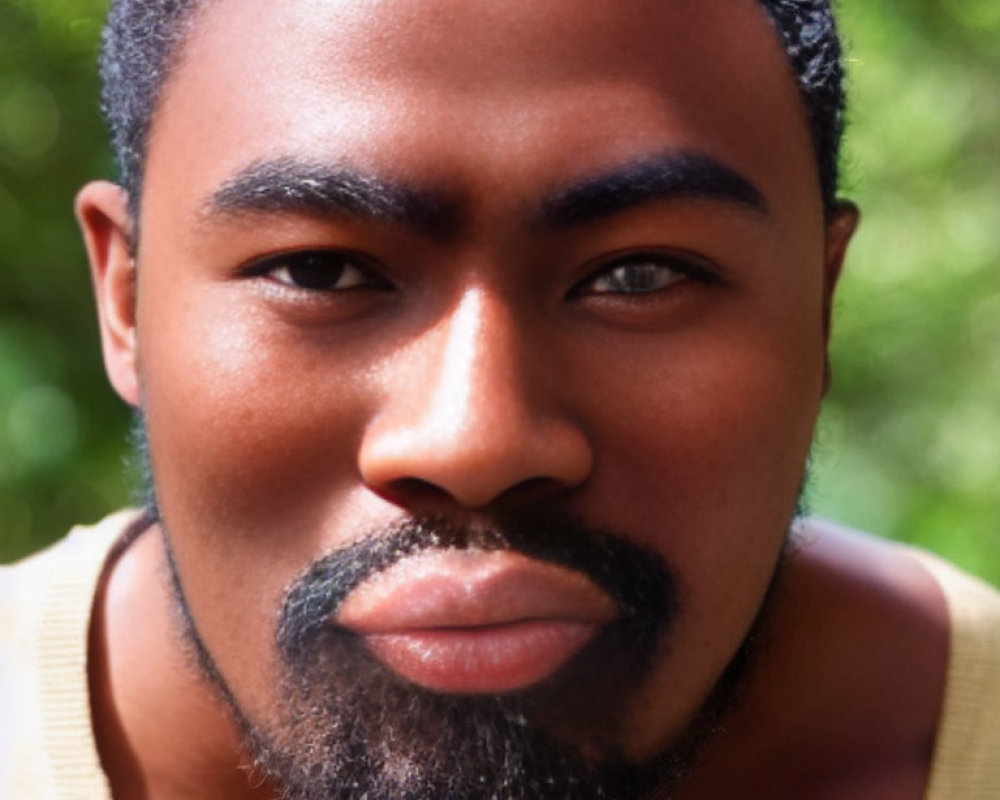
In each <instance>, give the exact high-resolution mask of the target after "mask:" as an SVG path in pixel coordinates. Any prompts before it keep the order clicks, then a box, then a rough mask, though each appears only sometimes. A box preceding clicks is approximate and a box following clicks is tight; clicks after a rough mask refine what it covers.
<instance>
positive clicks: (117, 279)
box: [75, 181, 139, 406]
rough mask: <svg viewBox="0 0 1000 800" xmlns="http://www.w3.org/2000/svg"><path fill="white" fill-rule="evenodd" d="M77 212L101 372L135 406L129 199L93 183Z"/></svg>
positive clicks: (136, 378)
mask: <svg viewBox="0 0 1000 800" xmlns="http://www.w3.org/2000/svg"><path fill="white" fill-rule="evenodd" d="M75 210H76V219H77V222H78V223H79V224H80V229H81V231H82V232H83V241H84V244H85V245H86V248H87V258H88V259H89V260H90V273H91V278H92V280H93V285H94V294H95V296H96V299H97V318H98V325H99V326H100V332H101V349H102V351H103V353H104V368H105V370H106V371H107V373H108V378H109V380H110V381H111V385H112V386H113V387H114V390H115V391H116V392H117V393H118V394H119V396H120V397H121V398H122V399H123V400H124V401H125V402H126V403H128V404H129V405H132V406H138V405H139V375H138V370H137V368H136V365H137V352H136V327H135V323H136V307H135V299H136V291H135V261H134V259H133V257H132V247H131V227H132V223H131V219H130V217H129V210H128V195H127V194H126V192H125V190H124V189H122V188H121V187H120V186H116V185H115V184H113V183H108V182H106V181H95V182H93V183H88V184H87V185H86V186H84V187H83V188H82V189H81V190H80V192H79V193H78V194H77V196H76V204H75Z"/></svg>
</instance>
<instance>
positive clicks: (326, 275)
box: [243, 249, 722, 299]
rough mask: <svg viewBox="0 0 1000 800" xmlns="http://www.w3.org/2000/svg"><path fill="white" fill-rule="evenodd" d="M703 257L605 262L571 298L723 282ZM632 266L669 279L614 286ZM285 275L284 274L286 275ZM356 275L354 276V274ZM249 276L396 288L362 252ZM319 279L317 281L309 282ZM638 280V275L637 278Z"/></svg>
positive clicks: (326, 254) (261, 269)
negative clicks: (644, 284) (663, 272)
mask: <svg viewBox="0 0 1000 800" xmlns="http://www.w3.org/2000/svg"><path fill="white" fill-rule="evenodd" d="M701 261H702V259H700V258H698V257H697V256H695V255H690V254H684V255H678V254H676V253H673V252H663V251H656V250H645V251H630V252H627V253H622V254H620V255H618V256H615V257H613V258H611V259H610V260H608V259H607V258H604V259H602V260H601V261H600V262H598V263H597V265H596V266H594V268H592V269H591V270H590V271H589V274H588V275H587V277H586V278H584V279H583V280H581V281H579V282H578V283H576V284H575V285H574V286H573V287H572V288H571V289H570V290H569V292H568V293H567V297H568V298H569V299H578V298H582V297H586V296H588V295H589V296H636V295H639V296H641V295H650V294H655V293H657V292H660V291H663V290H665V289H667V288H669V287H670V286H673V285H674V284H675V283H678V282H681V281H684V280H689V279H690V280H695V281H699V282H702V283H709V284H714V283H720V282H721V281H722V279H721V277H720V276H719V275H718V273H717V272H716V271H714V270H713V269H712V268H710V267H708V266H706V265H704V264H702V263H701ZM627 267H637V268H640V269H642V268H644V269H645V274H644V275H643V274H641V273H640V275H639V276H638V277H639V278H640V279H642V278H645V279H647V280H649V279H650V278H653V279H655V278H657V277H659V276H658V275H657V272H658V271H661V270H667V271H669V273H671V274H669V275H667V276H666V280H664V281H663V282H662V283H660V284H659V285H655V286H653V287H651V288H644V287H642V286H636V287H635V288H632V287H629V286H625V285H624V283H625V282H627V281H628V280H629V276H628V275H626V274H619V275H618V276H617V280H618V281H619V282H620V285H619V287H618V288H615V287H614V285H613V284H614V282H615V280H616V278H615V273H616V272H619V271H622V270H624V269H625V268H627ZM309 270H311V271H312V274H311V275H310V274H308V272H307V273H306V274H300V275H299V276H298V278H297V279H296V276H295V275H294V272H295V271H299V272H300V273H302V272H303V271H309ZM282 273H283V275H282ZM345 273H346V274H347V275H348V276H349V278H350V282H349V283H348V285H346V286H337V284H338V283H339V282H340V281H341V280H342V279H343V278H344V277H345ZM352 273H353V274H352ZM243 274H244V275H246V276H249V277H263V278H267V279H268V280H271V281H272V282H274V283H276V284H278V285H280V286H281V287H282V288H284V289H287V290H289V291H296V292H308V293H313V292H323V293H339V292H346V291H356V290H364V289H368V290H376V291H387V290H390V289H392V288H393V285H392V283H391V282H389V281H388V280H386V279H385V278H383V277H381V276H380V275H379V270H378V268H377V266H376V265H375V264H374V263H373V262H372V260H371V259H370V258H369V257H368V256H365V255H364V254H362V253H359V252H356V251H352V250H322V249H316V250H301V251H290V252H286V253H277V254H275V255H270V256H266V257H264V258H260V259H258V260H256V261H254V262H252V263H250V264H249V265H248V266H247V267H245V268H244V270H243ZM310 277H311V278H314V279H316V278H318V280H313V281H312V282H311V283H310V281H309V278H310ZM632 277H633V278H634V277H636V276H635V275H633V276H632ZM601 281H605V282H606V283H607V284H608V287H610V288H604V289H596V288H595V286H596V285H598V284H599V283H600V282H601Z"/></svg>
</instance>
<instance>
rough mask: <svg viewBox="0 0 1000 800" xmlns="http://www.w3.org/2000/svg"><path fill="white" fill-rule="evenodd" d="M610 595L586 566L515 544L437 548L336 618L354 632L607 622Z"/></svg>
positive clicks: (394, 569)
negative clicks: (545, 557) (580, 568)
mask: <svg viewBox="0 0 1000 800" xmlns="http://www.w3.org/2000/svg"><path fill="white" fill-rule="evenodd" d="M617 615H618V610H617V607H616V605H615V603H614V601H613V600H612V599H611V597H610V596H609V595H608V594H607V593H606V592H604V591H603V590H602V589H600V588H598V587H597V585H596V584H594V583H593V581H591V580H590V579H589V578H587V577H586V576H585V575H583V574H582V573H580V572H577V571H575V570H572V569H569V568H567V567H562V566H559V565H557V564H553V563H550V562H546V561H539V560H536V559H532V558H529V557H528V556H525V555H523V554H521V553H517V552H514V551H510V550H474V549H469V550H457V549H453V550H434V551H425V552H422V553H419V554H417V555H414V556H411V557H408V558H404V559H402V560H400V561H398V562H397V563H395V564H393V565H392V566H391V567H389V568H387V569H386V570H383V571H382V572H379V573H377V574H375V575H373V576H372V577H370V578H368V579H367V580H365V581H363V582H362V583H361V584H360V585H359V586H358V587H356V588H355V589H354V590H353V591H352V592H351V593H350V594H349V595H348V596H347V597H346V598H345V600H344V601H343V603H342V604H341V606H340V609H339V611H338V613H337V616H336V620H335V621H336V623H337V624H338V625H340V626H342V627H344V628H347V629H349V630H351V631H353V632H355V633H358V634H362V635H367V634H380V633H400V632H405V631H415V630H428V629H440V628H483V627H489V626H498V625H510V624H514V623H517V622H525V621H529V620H553V621H555V620H564V621H574V622H583V623H593V624H602V623H605V622H608V621H610V620H612V619H614V618H615V617H616V616H617Z"/></svg>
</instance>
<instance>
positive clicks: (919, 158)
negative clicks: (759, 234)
mask: <svg viewBox="0 0 1000 800" xmlns="http://www.w3.org/2000/svg"><path fill="white" fill-rule="evenodd" d="M104 5H105V0H0V561H5V560H10V559H13V558H16V557H19V556H21V555H23V554H25V553H27V552H30V551H31V550H34V549H37V548H38V547H40V546H42V545H44V544H46V543H47V542H50V541H52V540H53V539H55V538H57V537H59V536H61V535H62V534H63V533H64V532H65V531H66V530H67V529H68V528H69V527H70V526H71V525H73V524H75V523H77V522H81V521H93V520H96V519H98V518H99V517H101V516H102V515H103V514H105V513H106V512H107V511H109V510H110V509H113V508H115V507H117V506H120V505H121V504H123V503H124V502H126V501H127V500H128V496H129V490H128V488H127V481H126V480H124V479H123V458H124V454H125V446H124V442H125V437H126V431H127V428H128V422H129V415H128V413H127V410H126V409H125V408H124V406H123V405H122V404H121V403H120V402H119V401H118V400H117V399H116V398H115V397H114V395H113V394H112V393H111V391H110V389H109V388H108V387H107V385H106V383H105V380H104V376H103V372H102V369H101V364H100V358H99V354H98V343H97V333H96V325H95V322H94V315H93V311H92V307H91V301H90V286H89V279H88V276H87V271H86V264H85V259H84V255H83V250H82V246H81V245H80V243H79V237H78V234H77V232H76V228H75V225H74V222H73V219H72V213H71V203H72V198H73V194H74V192H75V190H76V188H77V187H78V186H79V185H80V184H82V183H83V182H84V181H86V180H87V179H89V178H92V177H95V176H111V175H113V174H114V171H113V167H112V164H111V162H110V158H109V156H108V153H107V151H106V147H105V143H104V131H103V128H102V124H101V121H100V119H99V116H98V112H97V99H96V98H97V91H98V90H97V82H96V77H95V74H94V59H95V51H96V42H97V38H98V34H99V27H100V18H101V15H102V13H103V9H104ZM841 19H842V27H843V30H844V34H845V38H846V40H847V43H848V46H849V69H850V85H851V92H852V109H851V113H850V128H849V132H848V139H847V148H846V151H845V158H844V178H845V180H844V193H845V194H847V195H849V196H850V197H852V198H854V199H855V200H857V202H858V203H859V204H860V205H861V207H862V209H863V211H864V223H863V226H862V228H861V231H860V234H859V236H858V239H857V242H856V244H855V247H854V249H853V251H852V253H851V255H850V258H849V263H848V270H847V273H846V275H845V277H844V280H843V284H842V288H841V293H840V297H839V301H838V303H837V316H836V321H835V331H834V343H833V351H834V355H833V360H834V375H835V377H834V387H833V391H832V394H831V395H830V397H829V400H828V402H827V404H826V408H825V411H824V415H823V418H822V421H821V425H820V430H819V434H818V437H817V444H816V448H815V453H814V458H813V470H812V480H811V486H810V490H809V499H810V505H811V507H812V509H813V510H814V512H816V513H820V514H823V515H825V516H829V517H833V518H836V519H838V520H840V521H843V522H845V523H847V524H850V525H854V526H858V527H861V528H865V529H868V530H873V531H877V532H879V533H882V534H885V535H887V536H892V537H894V538H897V539H900V540H904V541H909V542H915V543H918V544H921V545H923V546H926V547H929V548H931V549H933V550H936V551H938V552H940V553H943V554H945V555H946V556H947V557H949V558H951V559H952V560H954V561H956V562H958V563H959V564H961V565H963V566H965V567H966V568H968V569H971V570H972V571H974V572H977V573H979V574H980V575H983V576H985V577H986V578H987V579H989V580H991V581H993V582H994V583H997V584H1000V2H997V0H905V2H904V1H903V0H842V2H841Z"/></svg>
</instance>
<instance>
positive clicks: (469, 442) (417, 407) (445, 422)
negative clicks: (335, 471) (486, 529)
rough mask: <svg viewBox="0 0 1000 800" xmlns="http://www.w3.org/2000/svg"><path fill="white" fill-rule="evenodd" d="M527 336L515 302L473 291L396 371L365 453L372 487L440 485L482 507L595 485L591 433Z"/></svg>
mask: <svg viewBox="0 0 1000 800" xmlns="http://www.w3.org/2000/svg"><path fill="white" fill-rule="evenodd" d="M524 338H525V337H524V335H523V334H522V333H521V332H520V331H519V325H518V321H517V320H516V318H515V316H514V315H513V314H512V313H511V309H510V308H509V306H508V305H507V304H506V303H504V302H503V301H502V300H500V299H499V298H497V297H495V296H493V295H492V294H491V293H490V292H489V291H487V290H485V289H482V288H477V289H470V290H468V291H466V292H464V293H463V294H462V296H461V298H460V299H459V301H458V302H457V303H456V304H455V305H454V306H453V308H451V309H450V310H449V311H448V313H447V314H445V315H443V316H442V318H441V320H440V321H439V322H438V324H436V325H434V326H432V327H431V328H429V329H428V330H427V331H425V332H423V333H422V334H421V335H420V337H419V338H418V339H417V340H415V341H414V342H411V346H410V347H407V348H406V349H405V350H404V351H402V352H401V353H400V354H399V355H398V356H397V357H396V358H395V359H393V365H392V366H391V367H390V368H389V369H388V370H387V372H388V373H389V377H387V378H386V380H385V382H384V384H383V388H384V395H383V402H382V404H381V408H380V409H379V410H378V411H377V412H376V414H375V415H374V417H373V419H372V420H371V422H370V424H369V425H368V427H367V429H366V430H365V433H364V436H363V438H362V442H361V446H360V450H359V455H358V460H359V468H360V472H361V476H362V479H363V480H364V482H365V483H366V485H368V486H369V487H371V488H372V489H373V490H375V491H377V492H379V493H381V494H383V495H387V496H394V497H398V496H400V495H401V494H403V495H405V494H406V493H407V492H408V491H412V490H413V489H414V488H415V487H419V488H420V489H423V490H427V489H431V490H432V491H433V492H434V493H435V494H438V495H440V494H443V495H446V496H447V497H448V498H449V500H450V502H453V503H456V504H458V505H459V506H461V507H464V508H470V509H472V508H483V507H485V506H487V505H489V504H490V503H493V502H494V501H497V500H498V499H499V498H500V497H501V496H502V495H504V494H506V493H508V492H511V491H512V490H514V489H516V488H518V487H525V486H527V485H532V486H535V487H536V488H537V487H538V486H539V485H546V486H548V487H549V488H559V487H561V488H567V487H573V486H576V485H579V484H580V483H582V482H583V481H585V480H586V478H587V477H588V475H589V474H590V471H591V468H592V464H593V456H592V453H591V447H590V444H589V442H588V439H587V437H586V436H585V434H584V432H583V430H582V429H581V428H580V427H579V426H578V425H577V424H575V423H574V422H573V421H572V420H571V419H569V418H568V417H567V415H565V414H564V413H561V412H560V410H559V408H558V404H557V403H556V402H555V400H554V399H553V397H551V395H552V394H553V393H552V392H551V391H549V388H548V387H551V386H552V382H551V381H550V380H545V379H544V378H546V377H547V376H544V375H541V374H540V369H544V368H545V365H544V364H539V363H538V360H537V358H538V353H536V352H532V351H531V349H530V347H531V345H530V342H526V341H524ZM550 366H551V365H550ZM532 375H534V379H533V378H532ZM540 377H541V378H543V380H538V378H540ZM547 395H548V396H547Z"/></svg>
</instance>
